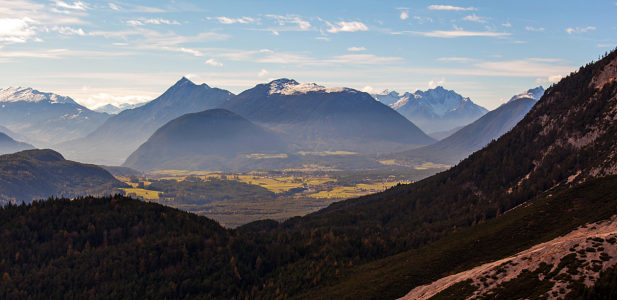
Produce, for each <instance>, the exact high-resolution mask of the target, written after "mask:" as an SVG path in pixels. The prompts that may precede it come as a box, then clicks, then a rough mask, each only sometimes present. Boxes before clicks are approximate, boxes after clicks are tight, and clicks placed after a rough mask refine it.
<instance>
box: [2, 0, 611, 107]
mask: <svg viewBox="0 0 617 300" xmlns="http://www.w3.org/2000/svg"><path fill="white" fill-rule="evenodd" d="M615 1H616V0H613V1H537V0H536V1H524V0H523V1H494V0H491V1H437V0H432V1H361V0H360V1H358V0H355V1H322V0H312V1H234V0H226V1H181V0H172V1H169V0H165V1H156V0H155V1H89V0H84V1H77V2H75V1H58V0H52V1H31V0H0V70H1V71H0V88H7V87H11V86H13V87H15V86H22V87H32V88H34V89H37V90H39V91H42V92H53V93H57V94H60V95H63V96H70V97H72V98H73V99H75V100H76V101H77V102H79V103H81V104H82V105H84V106H86V107H89V108H95V107H97V106H100V105H102V104H106V103H138V102H143V101H147V100H150V99H153V98H156V97H157V96H159V95H160V94H162V93H163V92H165V90H166V89H168V88H169V87H170V86H172V85H173V84H174V83H175V82H176V81H178V80H180V79H181V78H182V77H183V76H186V77H187V78H189V79H191V80H192V81H193V82H195V83H197V84H201V83H206V84H208V85H209V86H211V87H218V88H222V89H227V90H229V91H231V92H233V93H236V94H238V93H241V92H242V91H244V90H247V89H249V88H252V87H253V86H255V85H257V84H260V83H266V82H269V81H271V80H274V79H278V78H290V79H295V80H296V81H299V82H314V83H317V84H319V85H323V86H326V87H349V88H354V89H358V90H364V91H374V92H381V91H383V90H384V89H388V90H390V91H397V92H400V93H403V92H414V91H416V90H427V89H429V88H434V87H436V86H443V87H444V88H446V89H449V90H454V91H456V92H457V93H459V94H461V95H462V96H464V97H470V98H471V100H472V101H473V102H475V103H477V104H479V105H481V106H484V107H486V108H488V109H494V108H496V107H498V106H499V105H500V104H501V103H503V102H505V101H507V100H508V99H509V98H510V97H512V96H513V95H515V94H519V93H521V92H523V91H525V90H527V89H530V88H534V87H537V86H540V85H542V86H543V87H545V88H547V87H549V86H550V85H551V84H552V83H554V82H556V81H558V80H559V79H560V78H561V77H564V76H567V75H568V74H570V73H571V72H573V71H575V70H577V69H578V68H579V67H580V66H582V65H585V64H587V63H589V62H591V61H594V60H598V57H599V56H600V55H602V54H604V53H605V52H607V51H611V50H612V49H614V48H615V47H616V46H617V22H615V19H616V18H615V17H617V3H616V2H615Z"/></svg>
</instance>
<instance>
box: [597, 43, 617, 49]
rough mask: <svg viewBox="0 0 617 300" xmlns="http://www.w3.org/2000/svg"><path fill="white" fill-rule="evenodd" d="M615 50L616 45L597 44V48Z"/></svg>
mask: <svg viewBox="0 0 617 300" xmlns="http://www.w3.org/2000/svg"><path fill="white" fill-rule="evenodd" d="M607 47H608V48H615V47H617V45H615V44H598V48H607Z"/></svg>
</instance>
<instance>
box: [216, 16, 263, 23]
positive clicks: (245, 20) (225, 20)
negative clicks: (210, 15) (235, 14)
mask: <svg viewBox="0 0 617 300" xmlns="http://www.w3.org/2000/svg"><path fill="white" fill-rule="evenodd" d="M216 19H217V20H218V21H219V22H220V23H221V24H235V23H240V24H248V23H254V22H255V21H256V20H255V19H253V18H249V17H242V18H238V19H232V18H227V17H216Z"/></svg>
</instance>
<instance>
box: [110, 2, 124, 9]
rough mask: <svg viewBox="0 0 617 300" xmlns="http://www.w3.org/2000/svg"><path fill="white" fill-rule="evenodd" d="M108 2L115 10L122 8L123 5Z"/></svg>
mask: <svg viewBox="0 0 617 300" xmlns="http://www.w3.org/2000/svg"><path fill="white" fill-rule="evenodd" d="M108 4H109V7H110V8H111V9H113V10H121V9H122V7H120V6H118V5H115V4H113V3H108Z"/></svg>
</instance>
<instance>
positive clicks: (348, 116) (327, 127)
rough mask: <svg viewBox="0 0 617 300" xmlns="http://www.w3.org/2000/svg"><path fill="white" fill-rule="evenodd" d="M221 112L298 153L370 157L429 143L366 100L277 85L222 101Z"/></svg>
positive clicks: (344, 92) (308, 86)
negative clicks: (289, 141)
mask: <svg viewBox="0 0 617 300" xmlns="http://www.w3.org/2000/svg"><path fill="white" fill-rule="evenodd" d="M223 108H225V109H228V110H230V111H233V112H235V113H237V114H239V115H241V116H243V117H245V118H246V119H248V120H250V121H252V122H254V123H256V124H258V125H262V126H265V127H268V128H271V129H274V130H277V131H280V132H284V133H286V134H288V135H289V136H290V137H292V138H294V140H295V142H296V145H297V147H298V148H303V149H311V150H317V151H323V150H346V151H355V152H365V153H366V152H376V151H384V150H386V149H390V151H392V150H391V149H404V148H406V147H407V148H409V147H413V146H414V145H416V146H417V145H426V144H430V143H433V142H435V140H434V139H432V138H431V137H429V136H427V135H426V134H425V133H424V132H422V130H420V129H419V128H418V127H417V126H415V125H414V124H413V123H411V122H410V121H408V120H406V119H405V118H404V117H402V116H401V115H400V114H398V113H396V112H395V111H393V110H392V109H391V108H389V107H388V106H386V105H384V104H381V103H379V102H377V101H375V100H374V99H373V98H372V97H371V96H370V95H369V94H367V93H364V92H359V91H356V90H353V89H348V88H326V87H323V86H319V85H316V84H314V83H298V82H297V81H295V80H291V79H285V78H283V79H278V80H274V81H272V82H270V83H267V84H259V85H257V86H255V87H254V88H252V89H249V90H246V91H244V92H242V93H240V94H239V95H238V96H236V97H234V98H232V99H230V100H229V101H226V102H225V103H224V104H223Z"/></svg>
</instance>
